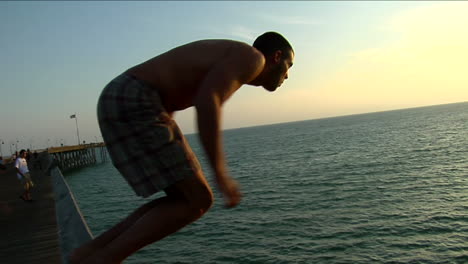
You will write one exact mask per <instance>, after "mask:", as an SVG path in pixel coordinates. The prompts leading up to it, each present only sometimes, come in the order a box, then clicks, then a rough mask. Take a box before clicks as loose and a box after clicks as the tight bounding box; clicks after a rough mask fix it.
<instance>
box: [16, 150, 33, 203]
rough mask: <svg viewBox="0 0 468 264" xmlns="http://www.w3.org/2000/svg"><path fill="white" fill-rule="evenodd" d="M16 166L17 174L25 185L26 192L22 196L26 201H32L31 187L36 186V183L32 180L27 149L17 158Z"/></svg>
mask: <svg viewBox="0 0 468 264" xmlns="http://www.w3.org/2000/svg"><path fill="white" fill-rule="evenodd" d="M15 168H16V176H17V177H18V180H20V181H21V184H22V185H23V187H24V192H23V194H21V196H20V198H21V199H23V200H24V201H32V198H31V188H32V187H34V183H33V181H32V180H31V175H30V174H29V169H28V162H27V161H26V150H24V149H22V150H21V151H20V153H19V157H18V158H16V161H15Z"/></svg>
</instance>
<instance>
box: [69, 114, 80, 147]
mask: <svg viewBox="0 0 468 264" xmlns="http://www.w3.org/2000/svg"><path fill="white" fill-rule="evenodd" d="M70 118H75V122H76V136H77V137H78V145H80V131H79V130H78V117H76V113H75V114H73V115H71V116H70Z"/></svg>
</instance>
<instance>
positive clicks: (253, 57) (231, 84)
mask: <svg viewBox="0 0 468 264" xmlns="http://www.w3.org/2000/svg"><path fill="white" fill-rule="evenodd" d="M293 59H294V51H293V49H292V47H291V45H290V44H289V43H288V41H287V40H286V39H285V38H284V37H282V36H281V35H280V34H278V33H275V32H267V33H264V34H263V35H261V36H259V37H258V38H257V39H256V40H255V42H254V44H253V47H252V46H250V45H248V44H245V43H242V42H237V41H232V40H201V41H196V42H192V43H189V44H186V45H183V46H180V47H177V48H174V49H172V50H170V51H168V52H166V53H163V54H161V55H159V56H157V57H154V58H152V59H150V60H148V61H146V62H144V63H142V64H139V65H137V66H135V67H133V68H130V69H129V70H127V71H126V72H125V73H123V74H121V75H120V76H118V77H116V78H115V79H114V80H112V81H111V82H110V83H109V84H108V85H107V86H106V87H105V88H104V90H103V92H102V94H101V96H100V99H99V103H98V120H99V126H100V128H101V132H102V135H103V138H104V141H105V142H106V146H107V148H108V151H109V155H110V157H111V159H112V162H113V164H114V166H115V167H116V168H117V169H118V170H119V172H120V173H121V174H122V175H123V176H124V178H125V179H126V180H127V182H128V184H129V185H130V186H131V187H132V188H133V190H134V191H135V193H136V194H137V195H139V196H142V197H148V196H150V195H152V194H154V193H155V192H158V191H164V192H165V193H166V196H164V197H162V198H159V199H156V200H153V201H151V202H148V203H146V204H144V205H143V206H141V207H140V208H138V209H137V210H136V211H134V212H133V213H132V214H131V215H129V216H128V217H127V218H126V219H124V220H123V221H122V222H120V223H118V224H117V225H116V226H114V227H113V228H111V229H110V230H108V231H106V232H104V233H103V234H101V235H100V236H98V237H96V238H94V239H93V240H92V241H90V242H88V243H85V244H84V245H82V246H81V247H79V248H77V249H75V250H74V251H73V252H72V254H71V257H70V261H71V262H72V263H100V264H102V263H119V262H121V261H123V260H124V259H125V258H127V257H128V256H129V255H131V254H133V253H134V252H136V251H137V250H139V249H140V248H142V247H144V246H146V245H148V244H151V243H153V242H155V241H158V240H160V239H162V238H164V237H165V236H167V235H170V234H172V233H174V232H176V231H177V230H179V229H181V228H182V227H184V226H186V225H187V224H189V223H191V222H193V221H195V220H197V219H198V218H200V217H201V216H202V215H203V214H204V213H205V212H206V211H207V210H208V209H209V208H210V207H211V205H212V204H213V193H212V191H211V188H210V186H209V185H208V183H207V181H206V179H205V177H204V175H203V172H202V170H201V167H200V164H199V163H198V160H197V158H196V157H195V155H194V154H193V152H192V150H191V149H190V146H189V145H188V143H187V141H186V139H185V138H184V136H183V135H182V133H181V131H180V130H179V128H178V127H177V124H176V123H175V122H174V120H173V119H172V116H173V113H174V112H176V111H181V110H184V109H186V108H189V107H192V106H194V107H195V109H196V113H197V114H196V116H197V124H198V130H199V136H200V140H201V143H202V145H203V147H204V150H205V153H206V154H207V156H208V159H209V162H210V165H211V168H212V169H213V174H214V180H215V182H216V185H217V187H218V189H219V190H220V192H221V193H222V194H223V196H224V198H225V204H226V207H228V208H230V207H234V206H236V205H237V204H238V203H239V202H240V199H241V193H240V191H239V187H238V184H237V182H236V181H235V180H234V179H233V178H231V176H230V175H229V173H228V171H227V165H226V160H225V156H224V152H223V147H222V138H221V131H220V128H221V107H222V105H223V103H224V102H225V101H226V100H228V99H229V97H231V95H232V94H233V93H234V92H235V91H237V90H238V89H239V88H240V87H241V86H242V85H244V84H249V85H253V86H263V87H264V88H265V89H266V90H268V91H271V92H272V91H275V90H276V89H277V88H278V87H279V86H280V85H281V84H282V83H283V81H284V80H285V79H287V78H288V70H289V68H290V67H291V66H292V65H293Z"/></svg>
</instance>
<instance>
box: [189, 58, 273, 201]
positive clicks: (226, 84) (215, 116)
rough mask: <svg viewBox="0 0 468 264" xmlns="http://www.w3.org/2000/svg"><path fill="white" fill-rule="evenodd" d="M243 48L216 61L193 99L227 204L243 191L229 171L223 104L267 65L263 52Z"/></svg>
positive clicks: (200, 130)
mask: <svg viewBox="0 0 468 264" xmlns="http://www.w3.org/2000/svg"><path fill="white" fill-rule="evenodd" d="M241 52H242V51H241ZM244 52H247V53H248V54H233V55H231V57H228V58H226V59H224V60H223V61H222V62H219V63H217V65H215V66H214V67H213V68H212V69H211V71H210V72H209V73H208V74H207V76H206V77H205V79H204V81H203V83H202V86H201V87H200V89H199V92H198V94H197V96H196V98H195V102H194V105H195V108H196V110H197V123H198V130H199V135H200V140H201V142H202V145H203V147H204V149H205V152H206V153H207V156H208V159H209V161H210V164H211V167H212V168H213V171H214V174H215V180H216V183H217V185H218V188H219V189H220V191H221V192H222V193H223V195H224V197H225V198H226V206H227V207H234V206H236V205H237V204H238V203H239V201H240V192H239V188H238V185H237V182H236V181H234V180H233V179H232V178H231V177H230V176H229V173H228V171H227V166H226V160H225V155H224V151H223V145H222V137H221V132H220V130H221V107H222V105H223V103H224V102H225V101H226V100H227V99H228V98H229V97H230V96H231V95H232V94H233V93H234V92H235V91H236V90H238V89H239V88H240V87H241V86H242V84H244V83H247V82H249V81H251V80H252V79H253V78H255V77H256V76H257V75H258V74H259V73H260V72H261V70H262V69H263V65H264V58H263V56H262V55H261V54H258V53H256V52H255V51H253V50H251V49H249V50H247V51H244ZM242 55H245V56H242Z"/></svg>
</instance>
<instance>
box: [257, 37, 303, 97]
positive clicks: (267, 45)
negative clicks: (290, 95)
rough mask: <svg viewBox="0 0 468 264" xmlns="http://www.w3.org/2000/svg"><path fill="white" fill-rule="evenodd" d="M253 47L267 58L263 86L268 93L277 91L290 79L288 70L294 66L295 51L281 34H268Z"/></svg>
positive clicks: (259, 38)
mask: <svg viewBox="0 0 468 264" xmlns="http://www.w3.org/2000/svg"><path fill="white" fill-rule="evenodd" d="M252 46H253V47H254V48H256V49H257V50H259V51H260V52H262V53H263V56H265V68H264V70H263V73H262V75H263V76H262V77H263V78H262V86H263V87H265V89H267V90H268V91H271V92H272V91H275V90H276V88H278V87H279V86H280V85H281V84H282V83H283V81H284V80H285V79H287V78H288V70H289V68H291V66H292V65H293V60H294V50H293V48H292V46H291V44H289V42H288V41H287V40H286V39H285V38H284V37H283V36H281V35H280V34H279V33H276V32H266V33H264V34H262V35H260V36H259V37H258V38H257V39H256V40H255V42H254V43H253V45H252Z"/></svg>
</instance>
